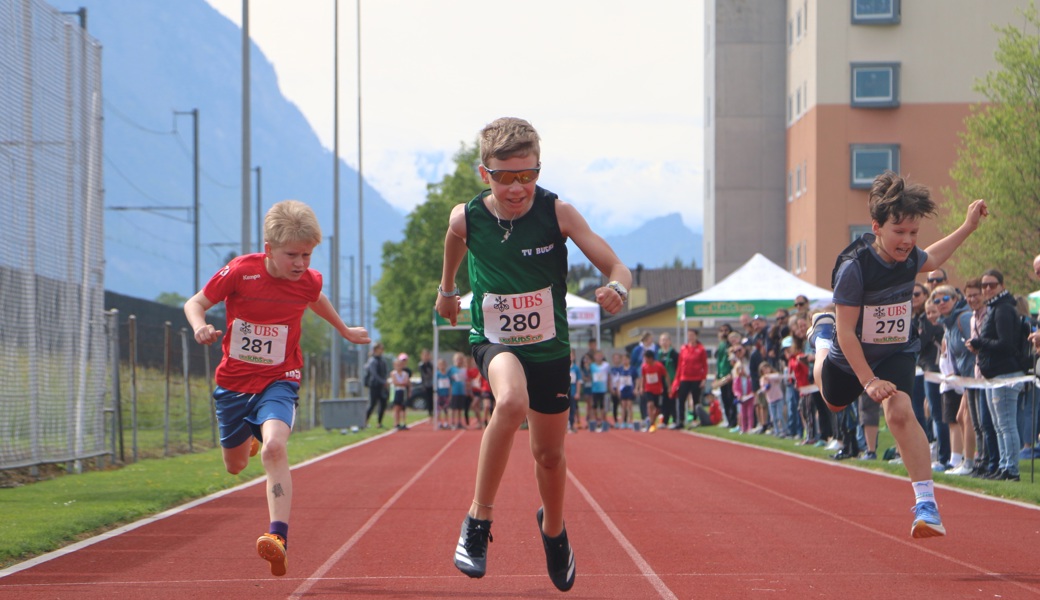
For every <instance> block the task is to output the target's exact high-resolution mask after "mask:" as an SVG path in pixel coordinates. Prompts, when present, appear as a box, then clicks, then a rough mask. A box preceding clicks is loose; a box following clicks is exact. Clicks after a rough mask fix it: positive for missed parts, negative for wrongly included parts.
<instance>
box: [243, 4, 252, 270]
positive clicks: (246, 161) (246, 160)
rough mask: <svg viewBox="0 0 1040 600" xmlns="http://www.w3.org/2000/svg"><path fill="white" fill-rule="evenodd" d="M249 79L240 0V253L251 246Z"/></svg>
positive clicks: (246, 27) (245, 15)
mask: <svg viewBox="0 0 1040 600" xmlns="http://www.w3.org/2000/svg"><path fill="white" fill-rule="evenodd" d="M249 79H250V77H249V0H242V254H249V250H250V248H252V244H250V243H249V229H250V228H249V205H250V204H251V201H252V199H253V198H252V196H253V195H252V194H251V193H250V189H249V179H250V173H249V170H250V167H251V165H252V164H253V160H252V156H251V155H250V146H251V144H250V126H251V123H252V120H251V118H250V115H249V105H250V103H249Z"/></svg>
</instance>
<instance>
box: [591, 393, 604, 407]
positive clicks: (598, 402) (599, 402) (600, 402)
mask: <svg viewBox="0 0 1040 600" xmlns="http://www.w3.org/2000/svg"><path fill="white" fill-rule="evenodd" d="M606 398H607V395H606V394H605V393H604V392H592V408H593V409H599V408H604V407H605V406H606V403H605V402H604V400H606Z"/></svg>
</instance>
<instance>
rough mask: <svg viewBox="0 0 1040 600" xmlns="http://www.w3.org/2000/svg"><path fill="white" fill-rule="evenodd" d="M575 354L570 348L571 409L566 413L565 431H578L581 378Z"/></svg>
mask: <svg viewBox="0 0 1040 600" xmlns="http://www.w3.org/2000/svg"><path fill="white" fill-rule="evenodd" d="M575 355H576V353H575V352H574V348H571V371H570V374H571V387H570V391H569V392H568V393H569V394H570V400H571V409H570V412H569V413H568V414H567V433H574V432H576V431H578V429H577V428H576V427H575V426H576V425H577V422H578V394H579V393H580V392H581V384H582V380H581V369H580V368H579V367H578V362H577V360H576V359H575Z"/></svg>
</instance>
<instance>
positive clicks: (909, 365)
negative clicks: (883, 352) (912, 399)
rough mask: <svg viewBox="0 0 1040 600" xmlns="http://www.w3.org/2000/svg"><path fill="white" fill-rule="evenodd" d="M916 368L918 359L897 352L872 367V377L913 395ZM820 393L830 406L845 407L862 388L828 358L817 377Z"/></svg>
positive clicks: (856, 379)
mask: <svg viewBox="0 0 1040 600" xmlns="http://www.w3.org/2000/svg"><path fill="white" fill-rule="evenodd" d="M916 369H917V356H916V355H915V354H913V353H911V352H897V353H895V354H893V355H892V356H889V357H887V358H885V359H884V360H882V361H881V362H880V363H878V364H876V365H874V368H873V371H874V375H875V376H877V378H878V379H883V380H885V381H891V382H892V383H894V384H895V386H896V389H898V390H899V391H900V392H903V393H904V394H906V395H907V396H913V395H914V376H915V375H914V374H915V373H916ZM820 379H821V380H822V381H821V382H820V391H821V392H822V393H823V398H824V400H826V401H827V404H830V405H831V406H838V407H841V408H844V407H846V406H848V405H850V404H852V403H853V402H855V401H856V398H859V395H860V394H862V393H863V386H862V385H860V383H859V377H856V374H855V373H846V372H845V371H843V370H842V369H841V368H840V367H838V366H837V365H835V364H834V363H833V362H831V360H830V355H829V354H828V355H827V358H826V359H824V361H823V372H822V373H821V374H820Z"/></svg>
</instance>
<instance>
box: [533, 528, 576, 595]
mask: <svg viewBox="0 0 1040 600" xmlns="http://www.w3.org/2000/svg"><path fill="white" fill-rule="evenodd" d="M537 517H538V533H540V534H542V545H543V546H545V565H546V567H548V569H549V579H552V582H553V585H555V586H556V589H558V590H560V591H561V592H566V591H567V590H569V589H571V588H572V587H574V551H573V550H571V545H570V542H568V541H567V528H566V527H564V528H563V532H562V533H560V535H558V536H556V537H554V538H550V537H548V536H547V535H545V532H544V531H542V509H541V508H539V509H538V515H537Z"/></svg>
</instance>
